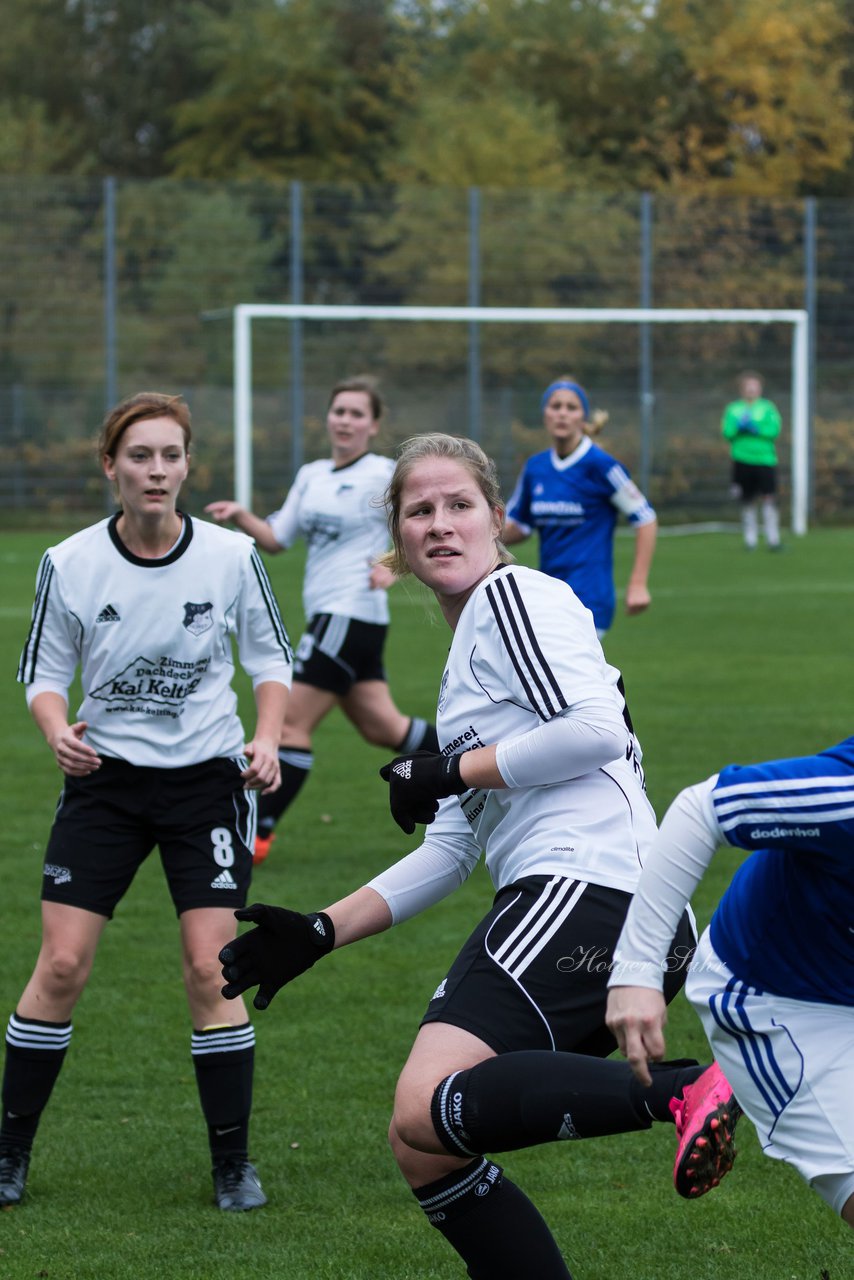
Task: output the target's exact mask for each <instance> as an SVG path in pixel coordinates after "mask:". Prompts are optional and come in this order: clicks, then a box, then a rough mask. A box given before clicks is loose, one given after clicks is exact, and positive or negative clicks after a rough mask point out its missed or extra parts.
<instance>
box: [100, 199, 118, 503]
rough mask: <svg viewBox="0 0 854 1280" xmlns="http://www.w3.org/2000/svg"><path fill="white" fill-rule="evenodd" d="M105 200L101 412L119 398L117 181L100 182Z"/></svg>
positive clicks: (109, 498)
mask: <svg viewBox="0 0 854 1280" xmlns="http://www.w3.org/2000/svg"><path fill="white" fill-rule="evenodd" d="M102 190H103V203H104V261H103V270H104V412H105V413H108V412H109V411H110V409H112V407H113V405H114V404H115V403H116V401H117V400H118V382H119V379H118V366H117V321H116V180H115V178H105V179H104V181H103V185H102ZM104 506H105V508H106V510H107V511H108V512H112V511H113V509H114V507H115V502H114V499H113V493H112V488H111V486H110V484H109V483H106V484H105V486H104Z"/></svg>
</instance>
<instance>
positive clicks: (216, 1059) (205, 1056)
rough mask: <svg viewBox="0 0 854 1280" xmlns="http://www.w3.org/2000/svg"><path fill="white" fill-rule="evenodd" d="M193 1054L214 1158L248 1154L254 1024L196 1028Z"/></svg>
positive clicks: (253, 1062)
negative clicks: (199, 1029) (198, 1029)
mask: <svg viewBox="0 0 854 1280" xmlns="http://www.w3.org/2000/svg"><path fill="white" fill-rule="evenodd" d="M192 1054H193V1066H194V1068H195V1072H196V1084H197V1085H198V1089H199V1101H200V1102H201V1104H202V1114H203V1115H204V1117H205V1120H206V1121H207V1125H208V1140H209V1142H210V1148H211V1156H212V1158H213V1159H214V1160H215V1161H216V1160H222V1159H224V1158H226V1157H230V1156H246V1155H247V1154H248V1150H249V1113H250V1111H251V1110H252V1073H253V1068H254V1065H255V1030H254V1028H253V1026H252V1024H251V1023H249V1022H245V1023H243V1025H242V1026H239V1027H205V1028H204V1030H203V1031H194V1032H193V1038H192Z"/></svg>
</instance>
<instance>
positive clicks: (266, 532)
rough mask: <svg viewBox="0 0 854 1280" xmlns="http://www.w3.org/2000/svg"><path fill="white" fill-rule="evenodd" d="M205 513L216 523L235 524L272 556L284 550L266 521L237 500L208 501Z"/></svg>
mask: <svg viewBox="0 0 854 1280" xmlns="http://www.w3.org/2000/svg"><path fill="white" fill-rule="evenodd" d="M205 514H206V515H209V516H211V518H212V519H214V520H216V522H217V524H235V525H237V527H238V529H240V530H241V531H242V532H243V533H248V534H249V537H250V538H254V539H255V541H256V543H257V544H258V546H259V547H260V548H261V550H262V551H267V552H269V554H270V555H272V556H274V555H277V554H278V552H280V551H284V547H283V546H282V544H281V543H280V542H279V541H278V540H277V538H276V535H275V534H274V533H273V530H272V529H271V528H270V526H269V524H268V523H267V521H266V520H262V519H261V517H260V516H256V515H255V513H254V512H252V511H247V510H246V508H245V507H241V505H240V503H239V502H230V501H226V500H222V501H219V502H209V503H208V505H207V506H206V507H205Z"/></svg>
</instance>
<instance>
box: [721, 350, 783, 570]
mask: <svg viewBox="0 0 854 1280" xmlns="http://www.w3.org/2000/svg"><path fill="white" fill-rule="evenodd" d="M738 389H739V399H738V400H733V402H732V403H731V404H728V405H727V406H726V408H725V409H724V416H723V422H722V424H721V430H722V431H723V434H724V436H725V438H726V439H727V440H729V442H730V452H731V454H732V493H733V496H734V497H736V498H738V499H739V500H740V501H741V525H742V530H743V532H744V545H745V546H746V547H747V549H748V551H754V550H755V549H756V547H757V545H758V542H759V510H760V509H761V511H762V526H763V529H764V532H765V541H766V542H767V544H768V548H769V550H771V551H779V550H781V543H780V517H779V513H778V511H777V498H776V494H777V449H776V445H775V441H776V439H777V436H778V435H779V434H780V426H781V423H780V413H779V411H778V409H777V406H776V405H775V404H773V403H772V402H771V401H770V400H765V399H763V396H762V389H763V384H762V379H761V377H760V376H759V374H758V373H743V374H742V375H741V377H740V378H739V380H738Z"/></svg>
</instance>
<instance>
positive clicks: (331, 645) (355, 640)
mask: <svg viewBox="0 0 854 1280" xmlns="http://www.w3.org/2000/svg"><path fill="white" fill-rule="evenodd" d="M387 631H388V627H386V626H385V625H384V624H383V623H377V622H360V621H359V620H358V619H357V618H347V617H344V615H343V614H340V613H316V614H314V616H313V617H311V618H309V621H308V625H307V626H306V629H305V632H304V633H303V635H302V637H301V639H300V642H299V644H298V645H297V647H296V652H295V654H294V680H296V681H299V682H300V683H301V684H310V685H312V686H313V687H314V688H315V689H324V690H326V692H327V693H334V694H336V695H337V696H338V697H339V698H343V697H344V696H345V694H347V693H349V692H350V689H351V688H352V687H353V685H354V684H356V682H357V681H359V680H385V669H384V667H383V648H384V646H385V638H386V632H387Z"/></svg>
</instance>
